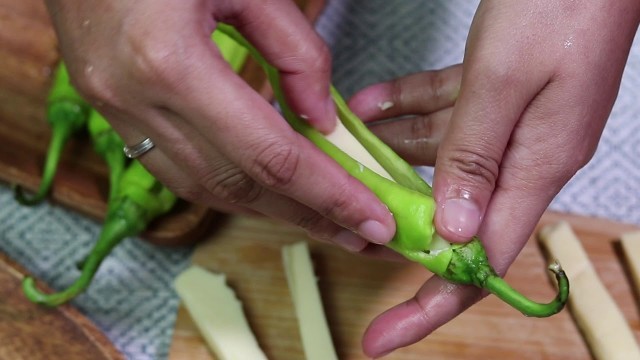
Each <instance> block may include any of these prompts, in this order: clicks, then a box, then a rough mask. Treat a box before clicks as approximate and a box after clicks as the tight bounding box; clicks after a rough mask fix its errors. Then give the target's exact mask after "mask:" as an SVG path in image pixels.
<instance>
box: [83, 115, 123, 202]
mask: <svg viewBox="0 0 640 360" xmlns="http://www.w3.org/2000/svg"><path fill="white" fill-rule="evenodd" d="M88 129H89V135H90V136H91V141H92V143H93V149H94V150H95V152H96V153H98V155H100V156H101V157H102V158H103V159H104V161H105V162H106V163H107V167H108V168H109V199H111V198H112V197H113V196H115V194H117V193H118V186H119V185H120V177H121V176H122V173H123V172H124V168H125V165H126V161H127V158H126V157H125V156H124V152H123V151H122V149H123V148H124V141H123V140H122V138H121V137H120V135H118V133H116V131H115V130H114V129H113V128H112V127H111V125H110V124H109V123H108V122H107V120H106V119H105V118H104V117H103V116H102V115H101V114H100V113H99V112H97V111H96V110H94V109H92V110H91V113H90V115H89V124H88Z"/></svg>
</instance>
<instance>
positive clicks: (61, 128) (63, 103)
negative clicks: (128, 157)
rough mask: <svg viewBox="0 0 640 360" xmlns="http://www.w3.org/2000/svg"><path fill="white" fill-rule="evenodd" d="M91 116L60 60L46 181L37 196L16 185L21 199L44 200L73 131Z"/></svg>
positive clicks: (50, 105)
mask: <svg viewBox="0 0 640 360" xmlns="http://www.w3.org/2000/svg"><path fill="white" fill-rule="evenodd" d="M88 116H89V105H88V104H87V102H85V101H84V100H83V99H82V97H81V96H80V94H78V92H77V91H76V90H75V88H74V87H73V86H72V85H71V83H70V81H69V73H68V72H67V68H66V66H65V64H64V63H63V62H60V63H59V64H58V66H57V68H56V70H55V73H54V77H53V83H52V87H51V90H50V92H49V96H48V98H47V121H48V122H49V125H50V126H51V131H52V132H51V140H50V142H49V149H48V151H47V157H46V159H45V164H44V170H43V174H42V181H41V182H40V186H39V188H38V190H37V192H36V193H35V195H34V196H33V197H27V196H26V195H25V194H24V192H23V190H22V188H21V187H20V186H15V187H14V195H15V199H16V200H17V201H18V202H19V203H21V204H23V205H36V204H38V203H40V202H41V201H42V200H44V198H45V197H46V196H47V193H48V192H49V190H50V188H51V185H52V183H53V178H54V177H55V174H56V170H57V167H58V163H59V161H60V156H61V155H62V150H63V148H64V145H65V144H66V143H67V141H68V140H69V138H70V137H71V136H72V135H73V134H75V133H76V132H78V131H80V130H82V129H83V128H84V126H85V124H86V122H87V117H88Z"/></svg>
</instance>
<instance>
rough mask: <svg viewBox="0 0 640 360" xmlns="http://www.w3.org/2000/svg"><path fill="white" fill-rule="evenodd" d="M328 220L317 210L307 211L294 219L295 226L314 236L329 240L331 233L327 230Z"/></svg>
mask: <svg viewBox="0 0 640 360" xmlns="http://www.w3.org/2000/svg"><path fill="white" fill-rule="evenodd" d="M326 222H327V220H326V218H325V217H324V216H322V215H321V214H320V213H318V212H315V211H308V212H305V213H304V214H302V215H300V216H298V217H297V218H296V219H293V220H292V223H293V224H294V225H295V226H298V227H300V228H302V229H304V230H306V231H307V233H308V234H313V237H314V238H317V239H322V240H329V238H330V234H329V233H328V232H327V226H326V225H327V223H326Z"/></svg>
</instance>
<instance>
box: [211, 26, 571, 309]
mask: <svg viewBox="0 0 640 360" xmlns="http://www.w3.org/2000/svg"><path fill="white" fill-rule="evenodd" d="M218 29H219V30H220V31H223V32H225V33H226V34H227V35H229V36H230V37H231V38H233V39H234V40H236V41H237V42H238V43H240V44H242V45H243V46H245V47H246V48H247V49H249V52H250V53H251V54H252V55H253V56H254V58H255V59H256V60H257V61H258V63H259V64H260V65H261V66H262V67H263V69H264V70H265V72H266V73H267V76H268V78H269V81H270V83H271V86H272V88H273V89H274V94H275V97H276V100H277V101H278V103H279V105H280V107H281V110H282V112H283V115H284V117H285V119H286V120H287V121H288V122H289V123H290V124H291V126H292V127H293V128H294V129H295V130H296V131H298V132H299V133H300V134H302V135H303V136H305V137H306V138H307V139H309V140H310V141H311V142H313V143H314V144H315V145H316V146H318V147H319V148H320V149H321V150H322V151H324V152H325V153H326V154H328V155H329V156H330V157H331V158H333V159H334V160H335V161H336V162H337V163H338V164H340V165H341V166H342V167H343V168H344V169H345V170H346V171H347V172H349V174H351V175H352V176H353V177H355V178H357V179H358V180H360V181H361V182H362V183H363V184H365V185H366V186H367V187H368V188H369V189H370V190H371V191H372V192H373V193H374V194H375V195H376V196H377V197H378V198H379V199H380V200H381V201H382V202H383V203H385V204H386V205H387V207H388V208H389V210H390V211H391V213H392V214H393V217H394V219H395V221H396V233H395V235H394V237H393V239H392V240H391V242H390V243H389V244H388V246H389V247H390V248H391V249H393V250H395V251H397V252H398V253H400V254H402V255H403V256H405V257H406V258H407V259H409V260H412V261H415V262H418V263H420V264H422V265H423V266H425V267H426V268H427V269H428V270H430V271H431V272H433V273H434V274H436V275H438V276H440V277H442V278H443V279H446V280H448V281H451V282H453V283H457V284H467V285H474V286H477V287H479V288H483V289H486V290H488V291H489V292H491V293H492V294H494V295H496V296H498V297H499V298H500V299H502V300H503V301H505V302H506V303H508V304H509V305H511V306H512V307H514V308H515V309H517V310H519V311H520V312H522V313H523V314H525V315H527V316H534V317H547V316H551V315H553V314H555V313H557V312H559V311H560V310H562V308H563V307H564V305H565V303H566V301H567V297H568V295H569V280H568V279H567V276H566V274H565V273H564V271H563V270H562V269H561V267H560V266H559V264H557V263H554V264H552V265H551V266H549V269H550V270H551V271H552V272H553V273H554V274H555V277H556V280H557V282H558V293H557V295H556V297H555V298H554V299H553V300H552V301H551V302H549V303H547V304H541V303H537V302H534V301H532V300H530V299H528V298H526V297H525V296H524V295H522V294H520V293H519V292H518V291H516V290H515V289H513V288H512V287H511V286H509V285H508V284H507V283H506V282H505V281H504V280H503V279H502V278H501V277H500V276H499V275H498V274H497V273H496V272H495V270H494V269H493V268H492V267H491V265H490V264H489V261H488V259H487V256H486V252H485V249H484V247H483V245H482V243H481V242H480V240H479V239H478V238H477V237H474V238H473V239H472V240H471V241H470V242H468V243H466V244H450V243H448V242H447V241H446V240H444V239H442V238H441V237H440V236H439V235H438V234H437V233H436V232H435V227H434V225H433V215H434V213H435V208H436V204H435V200H434V199H433V198H432V197H431V187H430V186H429V185H428V184H427V183H426V182H424V180H423V179H422V178H421V177H420V176H419V175H418V174H417V173H416V172H415V170H414V169H413V168H412V167H411V166H409V165H408V164H407V163H406V162H405V161H404V160H403V159H401V158H400V157H399V156H398V155H397V154H395V152H394V151H393V150H392V149H391V148H389V147H388V146H387V145H386V144H384V143H383V142H382V141H381V140H379V139H378V138H377V137H376V136H375V135H374V134H373V133H371V132H370V131H369V130H368V128H367V127H366V126H365V125H364V124H363V123H362V121H361V120H360V119H358V118H357V116H356V115H355V114H353V113H352V112H351V111H350V110H349V108H348V106H347V105H346V103H345V102H344V100H343V99H342V98H341V96H340V94H339V93H338V92H337V91H336V90H335V89H333V88H332V96H333V99H334V101H335V103H336V107H337V110H338V117H339V119H340V121H341V122H342V123H343V124H344V126H345V127H346V128H347V129H348V130H349V131H350V132H351V134H352V135H353V136H354V137H355V138H356V139H357V140H358V141H359V142H360V143H361V144H362V145H363V146H364V147H365V148H366V149H367V150H368V151H369V152H370V154H371V155H372V156H373V157H374V158H375V159H376V160H377V161H378V162H379V163H380V165H382V167H383V168H384V169H385V170H386V171H387V172H389V174H391V176H392V177H393V180H394V181H391V180H388V179H386V178H384V177H382V176H380V175H378V174H376V173H375V172H373V171H371V170H369V169H368V168H366V167H365V166H363V165H362V164H360V163H359V162H358V161H356V160H354V159H353V158H351V157H350V156H349V155H348V154H346V153H345V152H343V151H342V150H341V149H339V148H338V147H336V146H335V145H334V144H332V143H331V142H329V141H328V140H327V139H326V138H325V137H324V135H322V134H321V133H320V132H318V131H317V130H315V129H313V128H312V127H311V126H309V125H308V124H307V123H306V122H305V121H304V120H303V119H302V118H301V117H300V116H298V115H297V114H295V113H294V112H293V111H292V110H291V108H290V107H289V106H288V104H287V102H286V99H285V96H284V93H283V91H282V88H281V86H280V74H279V73H278V71H277V69H275V68H274V67H272V66H271V65H269V64H268V63H267V61H266V60H265V59H264V58H263V57H262V56H261V54H260V53H259V52H258V51H257V50H256V49H255V48H253V47H252V46H251V44H249V43H248V42H247V41H246V40H245V39H244V38H243V37H242V36H241V35H240V34H239V33H238V32H237V31H236V30H235V29H234V28H232V27H231V26H229V25H226V24H219V25H218Z"/></svg>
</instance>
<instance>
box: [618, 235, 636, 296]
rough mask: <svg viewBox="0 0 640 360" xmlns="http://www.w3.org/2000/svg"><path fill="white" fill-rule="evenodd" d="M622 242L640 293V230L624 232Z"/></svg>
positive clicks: (634, 281) (634, 282) (634, 283)
mask: <svg viewBox="0 0 640 360" xmlns="http://www.w3.org/2000/svg"><path fill="white" fill-rule="evenodd" d="M620 242H621V243H622V251H623V253H624V255H625V258H626V259H627V264H628V265H629V270H630V271H631V277H632V278H633V285H634V286H635V288H636V289H635V290H636V292H637V293H638V294H640V231H636V232H631V233H626V234H623V235H622V238H621V240H620Z"/></svg>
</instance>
